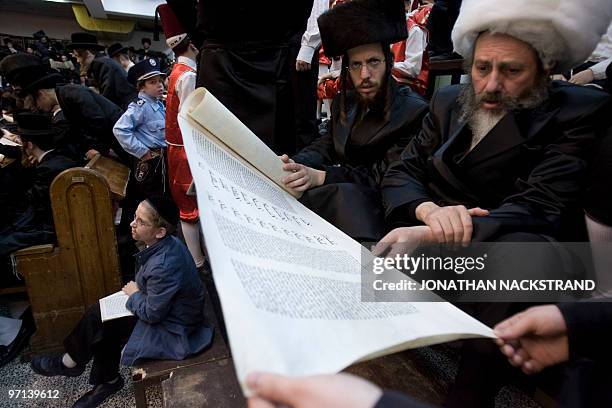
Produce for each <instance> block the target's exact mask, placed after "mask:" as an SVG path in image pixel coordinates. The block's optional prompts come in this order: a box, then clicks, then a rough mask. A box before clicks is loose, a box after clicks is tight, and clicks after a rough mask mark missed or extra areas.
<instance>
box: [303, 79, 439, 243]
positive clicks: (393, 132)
mask: <svg viewBox="0 0 612 408" xmlns="http://www.w3.org/2000/svg"><path fill="white" fill-rule="evenodd" d="M392 98H393V103H392V105H391V110H390V114H389V119H388V120H386V119H385V116H384V114H383V113H382V112H380V111H376V110H370V111H369V112H368V113H366V114H365V115H364V116H363V117H362V118H359V116H361V115H360V112H359V107H358V104H357V100H356V95H355V94H354V92H349V93H348V94H347V107H348V109H347V119H346V123H345V124H342V123H341V121H340V108H339V105H340V103H339V102H338V98H336V100H335V101H334V103H333V104H332V117H331V120H330V121H329V127H328V132H327V134H325V135H323V136H321V137H320V138H319V139H317V140H315V141H314V142H313V143H312V144H311V145H310V146H308V147H306V148H304V149H302V150H301V151H300V152H299V153H298V154H296V155H295V156H294V157H293V160H295V161H296V162H297V163H301V164H304V165H306V166H309V167H313V168H316V169H321V170H325V171H326V177H325V184H324V185H323V186H320V187H317V188H314V189H311V190H309V191H308V192H307V193H306V194H305V195H304V197H303V200H302V201H303V202H304V204H306V205H307V206H309V207H310V208H311V209H313V211H315V212H317V213H318V214H319V215H321V216H322V217H324V218H325V219H327V220H328V221H330V222H332V223H333V224H334V225H336V226H337V227H338V228H340V229H342V230H343V231H344V232H346V233H347V234H349V235H350V236H352V237H353V238H356V239H362V240H365V239H368V240H376V239H379V238H381V234H383V233H384V232H385V228H384V220H383V217H382V202H381V198H380V192H379V189H380V184H381V182H382V180H383V176H384V174H385V172H386V171H387V169H388V167H389V166H390V164H391V163H392V162H394V161H396V160H398V159H399V157H400V154H401V152H402V151H403V150H404V148H405V147H406V145H407V144H408V143H409V142H410V141H411V140H412V138H413V137H414V136H415V135H416V134H417V133H418V131H419V129H420V128H421V122H422V120H423V117H424V116H425V114H426V113H427V103H426V102H425V100H424V99H423V98H421V97H420V96H419V95H417V94H416V93H415V92H413V91H411V90H410V88H408V87H403V86H402V87H399V86H397V85H396V84H395V83H393V85H392ZM357 220H358V221H359V222H356V221H357Z"/></svg>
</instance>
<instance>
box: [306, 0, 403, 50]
mask: <svg viewBox="0 0 612 408" xmlns="http://www.w3.org/2000/svg"><path fill="white" fill-rule="evenodd" d="M317 22H318V23H319V32H320V33H321V42H322V44H323V49H324V50H325V55H327V56H328V57H330V58H332V57H337V56H340V55H344V53H346V51H348V50H350V49H351V48H355V47H358V46H360V45H364V44H372V43H385V44H392V43H396V42H398V41H402V40H403V39H405V38H406V37H408V31H407V28H406V13H405V11H404V2H403V1H402V0H354V1H351V2H347V3H343V4H340V5H338V6H336V7H334V8H332V9H330V10H328V11H326V12H325V13H323V14H321V16H319V18H318V19H317Z"/></svg>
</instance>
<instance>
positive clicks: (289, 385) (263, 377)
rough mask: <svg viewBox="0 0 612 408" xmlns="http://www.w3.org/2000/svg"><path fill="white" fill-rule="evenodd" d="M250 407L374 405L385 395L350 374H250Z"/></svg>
mask: <svg viewBox="0 0 612 408" xmlns="http://www.w3.org/2000/svg"><path fill="white" fill-rule="evenodd" d="M246 382H247V385H248V387H249V388H250V389H251V390H252V391H253V396H251V397H250V398H249V400H248V407H249V408H275V407H278V406H279V405H283V406H288V407H292V408H327V407H329V408H371V407H373V406H374V404H376V402H377V401H378V400H379V399H380V397H381V395H382V391H381V389H380V388H378V387H377V386H376V385H374V384H372V383H370V382H369V381H366V380H364V379H362V378H359V377H355V376H353V375H350V374H335V375H316V376H311V377H297V378H291V377H285V376H281V375H276V374H267V373H251V374H249V375H248V376H247V379H246Z"/></svg>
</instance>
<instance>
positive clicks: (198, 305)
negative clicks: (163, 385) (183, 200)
mask: <svg viewBox="0 0 612 408" xmlns="http://www.w3.org/2000/svg"><path fill="white" fill-rule="evenodd" d="M177 222H178V212H177V211H176V207H175V206H174V204H173V203H171V202H169V201H168V200H167V199H164V198H160V197H150V198H148V199H147V200H145V201H142V202H141V203H140V204H139V206H138V208H137V209H136V214H135V217H134V221H132V223H131V227H132V238H134V239H135V240H137V241H141V242H143V243H144V244H145V248H144V249H143V250H142V251H140V252H139V253H138V254H137V255H136V257H137V258H138V262H139V264H140V269H139V270H138V273H137V274H136V282H134V281H131V282H129V283H128V284H127V285H125V286H124V287H123V292H125V294H127V295H128V296H129V298H128V301H127V303H126V308H127V309H128V310H129V311H130V312H132V313H133V316H127V317H121V318H118V319H113V320H107V321H105V322H102V320H101V316H100V306H99V304H98V303H96V304H94V305H93V306H92V307H90V308H89V309H88V310H87V311H86V312H85V315H84V316H83V317H82V318H81V320H80V321H79V323H77V325H76V327H75V328H74V329H73V330H72V332H71V333H70V334H69V335H68V337H66V339H65V340H64V348H65V352H64V353H60V354H52V355H45V356H39V357H35V358H33V359H32V362H31V365H32V369H33V370H34V371H35V372H36V373H38V374H40V375H44V376H48V377H52V376H58V375H59V376H66V377H78V376H80V375H81V374H82V373H83V372H84V371H85V367H86V365H87V363H88V362H89V360H92V359H93V365H92V367H91V372H90V374H89V382H90V384H92V385H93V386H94V387H93V388H92V389H91V390H90V391H88V392H87V393H85V394H84V395H83V396H82V397H81V398H79V399H78V400H77V401H76V402H75V403H74V405H73V407H83V408H84V407H87V408H92V407H97V406H98V405H100V404H102V402H103V401H104V400H106V399H107V398H108V397H109V396H111V395H112V394H114V393H116V392H117V391H119V390H120V389H121V388H122V387H123V384H124V382H123V379H122V378H121V375H120V374H119V363H120V362H121V363H122V364H125V365H133V364H134V362H135V361H136V360H138V359H142V358H147V359H165V360H182V359H184V358H186V357H187V356H189V355H191V354H195V353H198V352H200V351H201V350H202V349H204V348H205V347H207V346H208V345H209V344H210V342H211V339H212V329H210V328H209V327H207V326H206V322H205V320H204V287H203V285H202V282H201V281H200V278H199V277H198V273H197V269H196V267H195V264H194V263H193V259H192V257H191V256H190V255H189V251H188V250H187V248H186V247H185V245H184V244H183V243H182V242H181V241H180V240H179V239H178V238H176V237H174V236H172V235H171V233H172V232H173V231H174V226H175V225H176V224H177Z"/></svg>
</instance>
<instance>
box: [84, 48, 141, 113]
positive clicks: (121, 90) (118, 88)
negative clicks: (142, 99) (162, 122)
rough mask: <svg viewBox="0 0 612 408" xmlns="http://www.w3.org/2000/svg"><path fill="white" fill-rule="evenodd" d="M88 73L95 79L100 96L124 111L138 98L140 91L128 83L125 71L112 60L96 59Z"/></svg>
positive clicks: (106, 58) (105, 58)
mask: <svg viewBox="0 0 612 408" xmlns="http://www.w3.org/2000/svg"><path fill="white" fill-rule="evenodd" d="M87 73H88V75H90V76H92V77H93V79H94V81H95V84H96V86H97V88H98V89H99V90H100V94H101V95H102V96H104V97H106V98H107V99H108V100H109V101H111V102H113V103H114V104H115V105H118V106H120V107H121V109H123V110H126V109H127V107H128V105H129V104H130V102H132V101H133V100H135V99H136V98H137V97H138V91H137V90H136V88H135V87H134V85H132V84H130V83H129V82H128V80H127V75H126V73H125V70H124V69H123V68H122V67H121V66H120V65H119V64H118V63H117V62H116V61H115V60H113V59H111V58H108V57H103V56H101V57H96V58H95V59H94V60H93V61H92V62H91V65H90V67H89V70H88V71H87Z"/></svg>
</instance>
